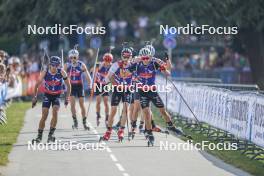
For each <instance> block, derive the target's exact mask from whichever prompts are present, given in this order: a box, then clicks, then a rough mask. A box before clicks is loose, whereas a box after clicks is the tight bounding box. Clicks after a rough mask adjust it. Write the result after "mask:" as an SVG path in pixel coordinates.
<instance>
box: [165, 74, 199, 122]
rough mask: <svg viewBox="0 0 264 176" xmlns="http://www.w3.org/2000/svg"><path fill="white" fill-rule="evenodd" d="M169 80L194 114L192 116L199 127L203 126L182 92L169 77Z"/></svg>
mask: <svg viewBox="0 0 264 176" xmlns="http://www.w3.org/2000/svg"><path fill="white" fill-rule="evenodd" d="M166 77H167V76H166ZM168 80H169V81H170V82H171V84H172V85H173V87H174V88H175V90H176V91H177V93H178V94H179V95H180V97H181V99H182V100H183V102H184V104H185V105H186V106H187V108H188V109H189V111H190V112H191V113H192V115H193V117H194V118H195V120H196V122H197V123H198V124H199V125H201V122H200V121H199V120H198V118H197V116H196V115H195V114H194V112H193V110H192V109H191V107H190V106H189V104H188V103H187V101H186V100H185V98H184V97H183V95H182V94H181V92H180V91H179V89H178V88H177V87H176V85H175V84H174V82H173V81H172V80H171V79H170V78H169V77H168Z"/></svg>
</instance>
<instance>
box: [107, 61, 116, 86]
mask: <svg viewBox="0 0 264 176" xmlns="http://www.w3.org/2000/svg"><path fill="white" fill-rule="evenodd" d="M117 69H118V63H114V64H113V65H112V66H111V67H110V69H109V71H108V74H107V76H106V78H105V82H106V83H108V82H111V83H112V84H114V83H115V79H114V74H115V72H116V71H117Z"/></svg>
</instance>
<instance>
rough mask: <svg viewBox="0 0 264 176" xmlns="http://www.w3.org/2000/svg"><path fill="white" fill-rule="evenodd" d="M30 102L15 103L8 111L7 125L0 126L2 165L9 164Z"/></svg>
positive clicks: (0, 160) (0, 163)
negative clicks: (11, 152)
mask: <svg viewBox="0 0 264 176" xmlns="http://www.w3.org/2000/svg"><path fill="white" fill-rule="evenodd" d="M30 106H31V103H29V102H26V103H25V102H14V103H12V104H11V106H10V107H9V108H7V110H6V116H7V125H3V126H0V165H6V164H7V163H8V154H9V153H10V151H11V149H12V146H13V144H14V143H15V142H16V140H17V136H18V134H19V132H20V130H21V128H22V126H23V122H24V117H25V112H26V110H27V109H29V108H30Z"/></svg>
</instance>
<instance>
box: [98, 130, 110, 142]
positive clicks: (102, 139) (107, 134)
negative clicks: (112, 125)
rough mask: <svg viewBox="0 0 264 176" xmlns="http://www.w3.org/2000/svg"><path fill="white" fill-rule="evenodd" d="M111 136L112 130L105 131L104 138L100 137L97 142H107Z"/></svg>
mask: <svg viewBox="0 0 264 176" xmlns="http://www.w3.org/2000/svg"><path fill="white" fill-rule="evenodd" d="M111 134H112V130H107V131H106V132H105V134H104V136H102V137H100V139H99V142H102V141H108V140H109V139H110V137H111Z"/></svg>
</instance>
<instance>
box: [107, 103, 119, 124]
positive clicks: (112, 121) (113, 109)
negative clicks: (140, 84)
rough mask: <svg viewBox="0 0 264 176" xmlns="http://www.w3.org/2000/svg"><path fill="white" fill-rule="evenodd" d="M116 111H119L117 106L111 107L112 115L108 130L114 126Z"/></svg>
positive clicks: (109, 119)
mask: <svg viewBox="0 0 264 176" xmlns="http://www.w3.org/2000/svg"><path fill="white" fill-rule="evenodd" d="M116 111H117V106H111V111H110V115H109V118H108V128H112V126H113V123H114V117H115V115H116Z"/></svg>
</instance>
